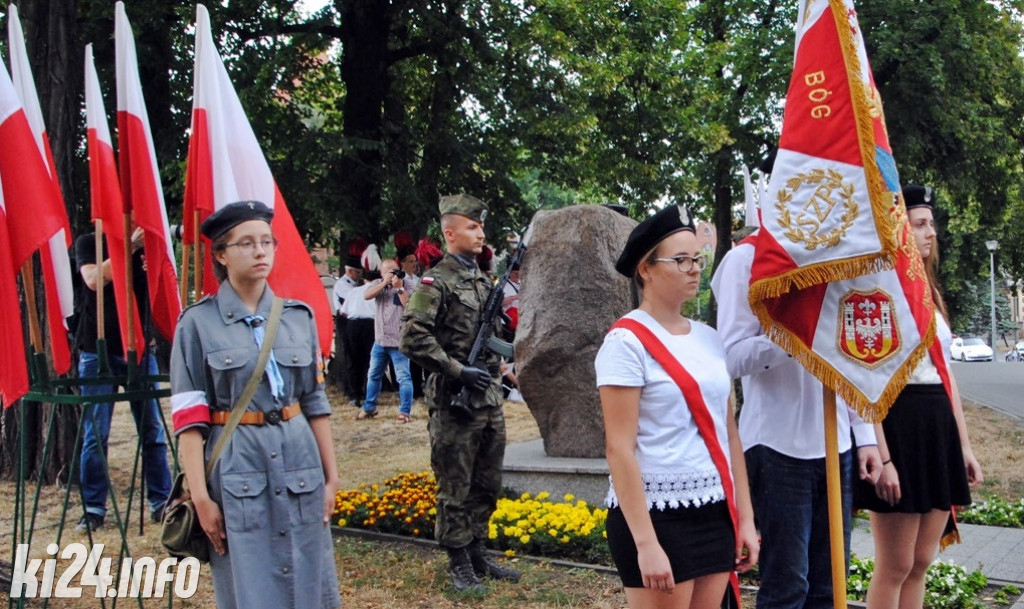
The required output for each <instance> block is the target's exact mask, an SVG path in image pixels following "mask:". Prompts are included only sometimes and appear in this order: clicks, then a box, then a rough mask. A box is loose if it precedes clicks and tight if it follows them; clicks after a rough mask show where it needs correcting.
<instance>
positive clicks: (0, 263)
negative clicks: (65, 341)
mask: <svg viewBox="0 0 1024 609" xmlns="http://www.w3.org/2000/svg"><path fill="white" fill-rule="evenodd" d="M0 141H2V142H3V145H2V146H0V401H2V402H3V405H4V407H5V408H9V407H11V406H13V405H14V403H15V402H16V401H17V400H18V399H20V398H21V396H23V395H25V393H26V392H28V365H27V363H26V352H25V340H24V334H23V332H22V329H21V303H20V300H19V298H18V284H17V280H16V277H17V275H18V272H19V270H20V269H21V267H22V265H24V264H25V261H26V260H28V259H29V258H30V257H31V256H32V253H33V252H34V251H35V250H37V249H39V247H41V246H42V245H43V244H45V243H46V242H47V241H48V240H49V238H50V237H51V236H52V235H53V234H55V233H56V232H57V230H58V229H59V228H60V224H59V222H53V221H46V219H44V222H43V224H46V226H44V227H42V228H39V227H38V226H37V227H32V226H31V224H28V225H26V223H25V222H24V214H15V213H12V212H14V205H12V203H14V202H21V201H33V200H34V198H35V197H47V196H50V189H51V188H52V184H51V183H50V177H49V173H48V172H47V171H46V168H45V167H44V166H43V163H42V161H41V160H39V161H35V160H34V159H39V152H38V150H37V149H36V144H35V141H34V138H33V137H32V130H31V128H29V125H28V119H27V118H25V111H24V109H22V106H21V100H20V99H19V98H18V94H17V92H15V90H14V83H13V82H11V76H10V74H8V72H7V67H6V66H5V65H4V64H3V62H0ZM23 160H24V161H26V162H24V163H23V162H22V161H23ZM21 207H23V206H19V209H21ZM19 219H20V220H21V221H20V222H19V221H18V220H19ZM51 220H52V219H51ZM47 229H49V233H47ZM26 230H29V231H30V232H29V233H28V234H26V232H25V231H26Z"/></svg>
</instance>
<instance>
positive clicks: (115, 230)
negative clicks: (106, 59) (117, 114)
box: [85, 44, 146, 361]
mask: <svg viewBox="0 0 1024 609" xmlns="http://www.w3.org/2000/svg"><path fill="white" fill-rule="evenodd" d="M85 122H86V127H87V128H88V151H89V196H90V199H91V201H92V219H93V221H95V220H102V221H103V235H104V237H106V241H107V257H108V258H110V266H111V276H112V278H113V284H114V300H115V301H116V304H117V318H118V325H119V326H120V330H121V343H122V346H123V354H122V355H123V356H124V357H126V358H127V357H128V351H129V350H132V349H134V351H135V353H136V356H137V357H138V358H139V360H140V361H141V358H142V356H143V355H144V354H145V353H146V340H145V337H144V336H143V335H142V324H141V323H140V319H139V309H138V306H136V304H135V299H134V298H133V299H131V302H132V307H131V311H129V310H128V300H129V299H128V278H127V275H126V269H131V268H132V261H131V259H130V258H128V257H127V256H126V255H125V234H124V203H123V198H122V195H121V184H120V182H119V181H118V175H117V163H116V161H115V160H114V145H113V142H112V141H111V138H110V127H109V126H108V125H107V112H106V109H105V106H104V104H103V93H102V91H101V90H100V81H99V78H97V76H96V66H95V64H94V62H93V56H92V45H91V44H89V45H86V47H85ZM96 262H97V264H98V263H101V262H102V260H97V261H96ZM129 323H131V324H134V339H135V340H134V343H133V344H128V334H129V332H128V327H129Z"/></svg>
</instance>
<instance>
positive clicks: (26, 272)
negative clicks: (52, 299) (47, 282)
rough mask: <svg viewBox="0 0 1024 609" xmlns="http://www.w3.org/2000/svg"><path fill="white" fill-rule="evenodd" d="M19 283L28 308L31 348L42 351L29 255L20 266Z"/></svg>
mask: <svg viewBox="0 0 1024 609" xmlns="http://www.w3.org/2000/svg"><path fill="white" fill-rule="evenodd" d="M21 283H22V284H23V286H24V288H25V307H26V308H27V309H28V335H29V337H30V338H31V340H32V350H33V352H35V353H42V352H43V333H42V330H41V329H40V327H39V318H38V317H37V316H36V284H35V280H34V279H33V278H32V258H31V257H29V259H28V260H26V261H25V264H24V265H22V267H21Z"/></svg>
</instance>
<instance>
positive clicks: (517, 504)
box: [334, 472, 1024, 609]
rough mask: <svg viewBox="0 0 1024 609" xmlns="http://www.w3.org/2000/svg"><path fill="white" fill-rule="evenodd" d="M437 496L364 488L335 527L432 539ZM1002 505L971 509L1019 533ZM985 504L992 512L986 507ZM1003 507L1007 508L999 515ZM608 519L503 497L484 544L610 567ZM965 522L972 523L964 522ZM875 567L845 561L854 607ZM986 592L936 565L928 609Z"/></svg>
mask: <svg viewBox="0 0 1024 609" xmlns="http://www.w3.org/2000/svg"><path fill="white" fill-rule="evenodd" d="M436 494H437V482H436V481H435V480H434V477H433V476H432V475H431V474H430V473H429V472H421V473H418V474H413V473H405V474H400V475H398V476H395V477H393V478H389V479H388V480H385V481H384V482H383V483H382V484H379V485H378V484H369V485H367V484H361V485H359V487H358V488H355V489H351V490H347V491H338V494H337V496H336V499H335V512H334V516H335V520H334V524H336V525H337V526H340V527H352V528H360V529H368V530H372V531H378V532H382V533H393V534H398V535H407V536H411V537H420V538H425V539H433V537H434V522H435V519H436V516H437V507H436V502H437V498H436ZM990 501H991V500H990ZM999 501H1001V500H999ZM1006 504H1007V502H1005V501H1001V504H1000V503H998V502H994V503H992V504H989V503H988V502H982V503H979V504H976V507H975V508H974V510H976V511H984V510H988V511H990V512H993V513H995V512H998V513H1001V514H1004V515H1005V514H1009V515H1010V516H1007V517H1006V519H1007V520H1010V519H1011V518H1012V517H1015V518H1017V522H1018V524H1017V525H1016V526H1020V522H1021V520H1020V519H1021V516H1020V515H1019V514H1018V515H1016V516H1014V514H1015V513H1016V512H1013V511H1012V510H1013V509H1018V508H1014V507H1013V506H1014V505H1018V504H1009V505H1010V508H1005V505H1006ZM986 505H989V507H987V508H986V507H984V506H986ZM1000 505H1002V506H1004V507H1003V508H999V509H998V510H997V509H996V507H997V506H1000ZM1019 509H1021V510H1022V512H1024V501H1022V502H1020V503H1019ZM1008 510H1009V511H1008ZM969 513H970V511H965V512H964V514H965V515H966V514H969ZM607 515H608V511H607V510H605V509H601V508H595V507H591V506H589V505H587V503H586V502H585V501H581V500H577V499H576V498H575V497H573V496H572V495H565V496H563V497H562V500H561V501H552V500H551V496H550V494H549V493H546V492H544V493H538V494H537V495H535V496H532V495H530V494H529V493H523V494H522V495H520V496H518V497H508V498H502V499H499V500H498V505H497V509H496V510H495V512H494V514H493V515H492V516H491V521H490V527H489V531H488V545H489V546H490V547H491V548H494V549H497V550H504V551H505V554H506V555H507V556H510V557H511V556H516V555H517V554H525V555H531V556H543V557H546V558H559V559H565V560H571V561H576V562H583V563H591V564H599V565H611V564H612V561H611V555H610V554H609V552H608V544H607V542H606V532H605V519H606V518H607ZM963 521H964V522H969V520H968V518H963ZM984 524H992V522H985V523H984ZM1004 526H1005V525H1004ZM874 567H875V563H874V561H873V560H871V559H861V558H858V557H857V556H851V557H850V576H849V580H848V583H847V590H848V596H849V598H850V599H851V600H864V598H865V596H866V595H867V589H868V583H869V582H870V580H871V573H872V572H873V571H874ZM753 577H756V575H753ZM987 585H988V580H987V579H986V577H985V575H984V574H982V573H981V572H980V571H974V572H968V571H967V570H966V569H964V568H963V567H960V566H958V565H954V564H952V563H947V562H942V561H938V562H936V563H935V564H934V565H932V567H931V568H930V569H929V570H928V575H927V583H926V591H925V606H926V607H929V608H931V609H946V608H950V609H952V608H954V607H967V608H972V607H985V606H986V605H985V604H984V603H983V602H982V601H981V600H979V597H980V596H981V595H982V593H983V592H985V591H986V587H987ZM1019 594H1020V591H1019V590H1016V589H1003V590H999V591H996V592H994V595H995V596H996V597H997V598H996V599H993V600H994V602H995V603H997V604H999V603H1000V599H999V598H998V597H1002V599H1003V600H1005V599H1006V598H1007V597H1008V596H1019Z"/></svg>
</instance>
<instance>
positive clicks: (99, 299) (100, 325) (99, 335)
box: [96, 218, 106, 340]
mask: <svg viewBox="0 0 1024 609" xmlns="http://www.w3.org/2000/svg"><path fill="white" fill-rule="evenodd" d="M96 268H97V270H98V271H99V275H98V276H97V277H96V339H97V340H102V339H104V338H106V324H105V323H104V321H105V319H104V317H103V304H104V303H103V300H104V298H103V293H104V292H105V290H104V289H103V220H102V219H101V218H96Z"/></svg>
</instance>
